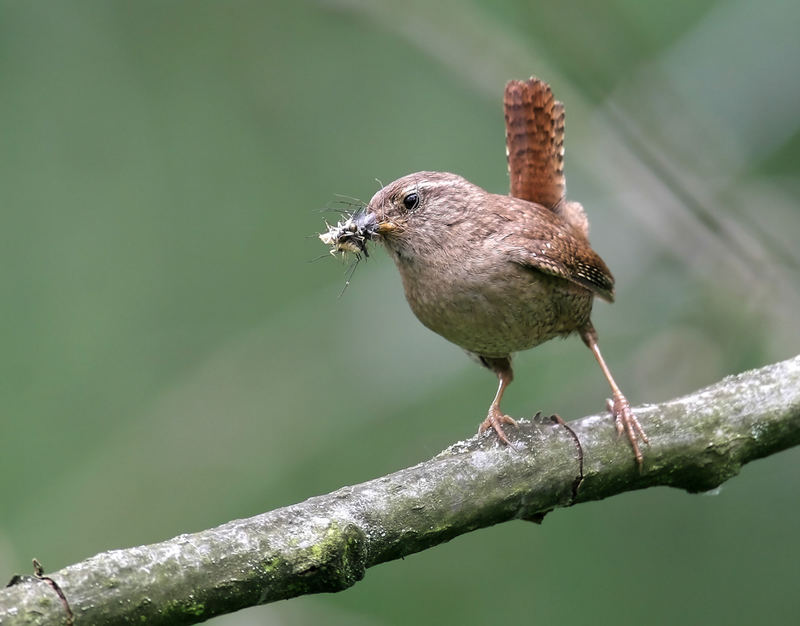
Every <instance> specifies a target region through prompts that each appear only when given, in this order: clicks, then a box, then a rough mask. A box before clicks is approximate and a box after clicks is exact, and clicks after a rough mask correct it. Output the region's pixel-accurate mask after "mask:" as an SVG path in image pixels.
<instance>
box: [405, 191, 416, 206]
mask: <svg viewBox="0 0 800 626" xmlns="http://www.w3.org/2000/svg"><path fill="white" fill-rule="evenodd" d="M403 206H404V207H406V211H413V210H414V209H416V208H417V207H418V206H419V194H418V193H417V192H416V191H412V192H411V193H408V194H406V197H405V198H403Z"/></svg>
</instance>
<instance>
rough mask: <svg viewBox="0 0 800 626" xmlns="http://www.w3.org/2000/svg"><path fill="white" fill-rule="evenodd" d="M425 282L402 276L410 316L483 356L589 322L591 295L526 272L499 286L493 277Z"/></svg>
mask: <svg viewBox="0 0 800 626" xmlns="http://www.w3.org/2000/svg"><path fill="white" fill-rule="evenodd" d="M421 278H422V279H423V280H420V279H421ZM427 278H428V280H424V277H421V276H416V277H414V280H406V277H404V280H403V283H404V287H405V291H406V299H407V300H408V302H409V305H410V306H411V309H412V310H413V311H414V314H415V315H416V316H417V317H418V318H419V320H420V321H421V322H422V323H423V324H425V326H427V327H428V328H430V329H431V330H432V331H434V332H436V333H438V334H439V335H441V336H442V337H444V338H445V339H447V340H449V341H451V342H453V343H455V344H456V345H458V346H461V347H462V348H464V349H465V350H468V351H469V352H473V353H475V354H479V355H481V356H488V357H501V356H506V355H508V354H510V353H512V352H518V351H520V350H527V349H528V348H532V347H534V346H537V345H539V344H540V343H543V342H545V341H547V340H548V339H552V338H553V337H557V336H565V335H568V334H569V333H571V332H573V331H575V330H577V329H579V328H580V327H582V326H584V325H585V324H586V323H588V321H589V315H590V313H591V309H592V300H593V296H592V293H591V292H590V291H588V290H586V289H583V288H582V287H579V286H577V285H573V284H572V283H569V282H568V281H566V280H564V279H561V278H557V277H555V276H550V275H546V274H541V273H532V272H529V271H526V270H520V271H519V272H514V273H513V275H511V276H509V275H508V274H505V275H504V276H503V280H502V284H499V281H492V280H491V277H483V279H482V278H481V277H470V279H469V280H466V281H464V280H460V281H453V280H447V279H446V277H440V276H430V277H427Z"/></svg>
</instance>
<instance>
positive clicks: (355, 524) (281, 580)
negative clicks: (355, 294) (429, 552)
mask: <svg viewBox="0 0 800 626" xmlns="http://www.w3.org/2000/svg"><path fill="white" fill-rule="evenodd" d="M636 414H637V416H638V417H639V419H640V421H641V422H642V425H643V426H644V428H645V429H646V431H647V433H648V435H649V436H650V442H651V443H650V446H649V447H647V448H646V449H645V462H644V469H643V471H642V472H641V473H640V472H639V471H638V470H637V467H636V463H635V461H634V458H633V454H632V453H631V450H630V447H629V446H628V445H627V442H626V441H624V440H623V439H618V438H617V436H616V434H615V431H614V426H613V423H612V420H611V419H610V418H609V417H608V415H602V416H589V417H586V418H583V419H581V420H576V421H573V422H570V423H569V429H568V428H566V427H565V426H564V425H563V424H559V423H554V422H553V421H551V420H550V419H546V420H545V419H538V420H537V419H534V420H531V421H527V420H521V421H520V426H519V428H518V429H513V430H511V431H510V433H509V434H511V435H513V441H514V444H515V445H514V448H513V449H511V448H509V447H505V446H500V445H498V444H497V439H496V437H494V436H491V435H485V436H476V437H473V438H472V439H469V440H467V441H463V442H459V443H456V444H454V445H452V446H451V447H450V448H448V449H447V450H445V451H443V452H442V453H440V454H439V455H437V456H436V457H434V458H433V459H431V460H429V461H426V462H424V463H420V464H419V465H416V466H414V467H410V468H408V469H404V470H401V471H399V472H395V473H394V474H390V475H388V476H384V477H382V478H377V479H375V480H371V481H369V482H365V483H362V484H360V485H355V486H352V487H344V488H342V489H339V490H338V491H335V492H333V493H330V494H327V495H323V496H318V497H315V498H311V499H309V500H306V501H305V502H302V503H300V504H295V505H293V506H288V507H285V508H282V509H277V510H275V511H271V512H269V513H264V514H262V515H258V516H256V517H252V518H250V519H245V520H236V521H232V522H229V523H227V524H223V525H222V526H219V527H217V528H212V529H210V530H205V531H202V532H198V533H194V534H191V535H180V536H178V537H175V538H174V539H170V540H169V541H164V542H162V543H157V544H153V545H149V546H139V547H136V548H129V549H125V550H114V551H111V552H105V553H102V554H98V555H96V556H93V557H92V558H89V559H87V560H85V561H82V562H80V563H76V564H74V565H70V566H68V567H65V568H63V569H61V570H59V571H57V572H54V573H52V574H49V576H42V574H41V572H38V576H37V575H34V576H16V577H15V579H14V580H13V581H12V582H13V584H12V585H11V586H9V587H7V588H5V589H0V623H2V624H3V625H4V626H6V625H8V626H11V625H17V624H34V623H35V624H64V623H70V622H68V613H67V604H68V606H69V609H70V610H71V612H72V613H73V614H74V616H75V622H76V623H77V624H81V623H88V624H119V623H129V622H133V621H137V622H139V621H141V622H146V623H149V624H193V623H197V622H200V621H203V620H206V619H209V618H210V617H213V616H215V615H220V614H223V613H229V612H233V611H236V610H238V609H241V608H245V607H248V606H253V605H256V604H265V603H268V602H274V601H275V600H282V599H286V598H291V597H295V596H299V595H302V594H308V593H318V592H323V591H327V592H331V591H340V590H342V589H346V588H348V587H350V586H351V585H353V584H354V583H355V582H357V581H358V580H360V579H361V578H363V576H364V572H365V570H366V568H368V567H371V566H373V565H377V564H378V563H383V562H385V561H390V560H392V559H397V558H400V557H403V556H405V555H408V554H413V553H414V552H419V551H420V550H425V549H426V548H429V547H431V546H435V545H437V544H439V543H443V542H445V541H448V540H449V539H452V538H453V537H455V536H457V535H460V534H463V533H467V532H469V531H472V530H475V529H477V528H481V527H485V526H490V525H492V524H498V523H500V522H505V521H508V520H511V519H527V520H532V521H540V520H541V519H542V517H543V516H544V515H545V514H546V513H547V512H548V511H551V510H553V509H554V508H555V507H564V506H571V505H573V504H576V503H579V502H587V501H590V500H599V499H602V498H607V497H609V496H612V495H615V494H618V493H621V492H624V491H630V490H634V489H643V488H645V487H650V486H655V485H669V486H673V487H679V488H682V489H685V490H687V491H689V492H698V491H705V490H709V489H712V488H714V487H716V486H718V485H719V484H721V483H722V482H724V481H725V480H727V479H728V478H731V477H732V476H734V475H736V474H737V473H738V471H739V468H740V467H741V466H742V465H743V464H745V463H748V462H750V461H752V460H755V459H758V458H761V457H764V456H767V455H770V454H773V453H775V452H778V451H780V450H783V449H786V448H788V447H791V446H794V445H797V444H798V443H800V356H798V357H795V358H793V359H789V360H787V361H784V362H781V363H776V364H774V365H770V366H767V367H764V368H762V369H759V370H753V371H750V372H746V373H744V374H740V375H737V376H731V377H728V378H726V379H724V380H722V381H721V382H719V383H717V384H715V385H712V386H711V387H708V388H706V389H702V390H700V391H697V392H695V393H693V394H690V395H688V396H685V397H683V398H678V399H676V400H671V401H669V402H665V403H663V404H659V405H648V406H643V407H639V408H638V409H636ZM578 442H579V444H578ZM579 452H582V454H581V455H579ZM58 590H61V592H62V594H63V597H61V596H60V595H59V594H58V593H57V592H58Z"/></svg>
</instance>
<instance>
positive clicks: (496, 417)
mask: <svg viewBox="0 0 800 626" xmlns="http://www.w3.org/2000/svg"><path fill="white" fill-rule="evenodd" d="M503 424H511V425H512V426H516V425H517V421H516V420H515V419H514V418H513V417H509V416H508V415H504V414H503V413H501V412H500V409H499V408H497V407H495V406H492V407H490V408H489V414H488V415H487V416H486V419H485V420H483V421H482V422H481V425H480V426H478V434H479V435H480V434H483V433H484V432H485V431H486V430H488V429H489V428H493V429H494V431H495V432H496V433H497V438H498V439H500V441H502V442H503V443H504V444H506V445H507V446H510V445H511V442H510V441H509V439H508V437H506V434H505V432H503V426H502V425H503Z"/></svg>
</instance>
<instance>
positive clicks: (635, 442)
mask: <svg viewBox="0 0 800 626" xmlns="http://www.w3.org/2000/svg"><path fill="white" fill-rule="evenodd" d="M606 407H607V408H608V411H609V413H611V415H613V416H614V425H615V426H616V427H617V436H620V435H622V433H623V432H624V433H625V434H626V435H627V436H628V441H630V442H631V447H632V448H633V454H634V456H635V457H636V463H637V464H638V465H639V469H641V468H642V464H643V462H644V457H643V456H642V451H641V449H640V448H639V440H641V441H643V442H644V443H646V444H649V443H650V440H649V439H648V438H647V435H646V434H645V432H644V429H643V428H642V425H641V424H640V423H639V420H638V419H636V416H635V415H634V414H633V411H632V410H631V405H630V403H629V402H628V400H627V398H625V396H623V395H622V394H621V393H620V394H614V398H613V399H608V400H606Z"/></svg>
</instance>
